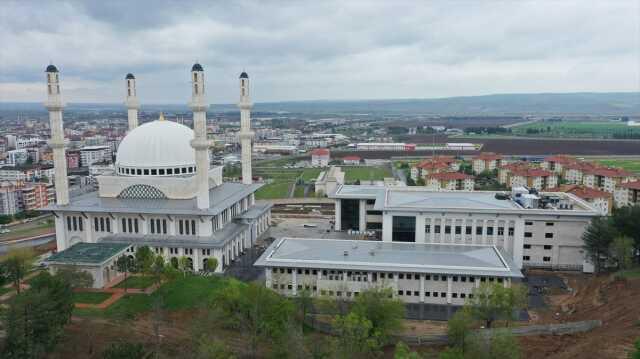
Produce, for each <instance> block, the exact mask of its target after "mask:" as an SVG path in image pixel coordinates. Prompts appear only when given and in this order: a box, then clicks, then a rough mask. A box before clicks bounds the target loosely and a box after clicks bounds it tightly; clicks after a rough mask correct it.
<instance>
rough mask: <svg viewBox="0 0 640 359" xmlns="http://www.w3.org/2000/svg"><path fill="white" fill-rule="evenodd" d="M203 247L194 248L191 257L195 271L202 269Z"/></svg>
mask: <svg viewBox="0 0 640 359" xmlns="http://www.w3.org/2000/svg"><path fill="white" fill-rule="evenodd" d="M201 250H202V249H200V248H193V257H191V259H193V271H194V272H198V271H200V269H202V268H201V267H202V263H200V260H201V259H200V251H201Z"/></svg>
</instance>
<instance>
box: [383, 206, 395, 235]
mask: <svg viewBox="0 0 640 359" xmlns="http://www.w3.org/2000/svg"><path fill="white" fill-rule="evenodd" d="M382 241H383V242H392V241H393V215H392V214H390V213H387V212H383V213H382Z"/></svg>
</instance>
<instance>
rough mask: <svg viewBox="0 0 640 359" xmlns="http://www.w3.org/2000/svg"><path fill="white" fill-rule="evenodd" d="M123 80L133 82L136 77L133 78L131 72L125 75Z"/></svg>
mask: <svg viewBox="0 0 640 359" xmlns="http://www.w3.org/2000/svg"><path fill="white" fill-rule="evenodd" d="M125 79H126V80H135V79H136V77H135V76H133V74H132V73H131V72H129V73H128V74H127V76H126V77H125Z"/></svg>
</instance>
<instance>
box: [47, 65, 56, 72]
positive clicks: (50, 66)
mask: <svg viewBox="0 0 640 359" xmlns="http://www.w3.org/2000/svg"><path fill="white" fill-rule="evenodd" d="M45 72H58V68H57V67H55V66H53V65H49V66H47V70H46V71H45Z"/></svg>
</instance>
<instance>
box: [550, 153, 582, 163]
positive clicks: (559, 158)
mask: <svg viewBox="0 0 640 359" xmlns="http://www.w3.org/2000/svg"><path fill="white" fill-rule="evenodd" d="M544 161H545V162H555V163H562V164H569V163H574V162H577V160H576V159H575V158H574V157H571V156H569V155H555V156H548V157H545V158H544Z"/></svg>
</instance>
